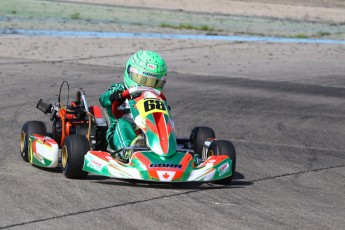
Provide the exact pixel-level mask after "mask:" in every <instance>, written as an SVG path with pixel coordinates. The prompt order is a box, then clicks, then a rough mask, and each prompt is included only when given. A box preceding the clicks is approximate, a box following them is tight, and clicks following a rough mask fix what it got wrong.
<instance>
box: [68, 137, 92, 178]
mask: <svg viewBox="0 0 345 230" xmlns="http://www.w3.org/2000/svg"><path fill="white" fill-rule="evenodd" d="M89 149H90V148H89V141H88V139H87V138H86V136H84V135H70V136H68V137H66V139H65V143H64V145H63V147H62V149H61V161H62V172H63V174H64V175H65V177H67V178H70V179H84V178H85V177H86V176H87V175H88V173H87V172H85V171H83V165H84V156H85V154H86V153H87V152H88V151H89Z"/></svg>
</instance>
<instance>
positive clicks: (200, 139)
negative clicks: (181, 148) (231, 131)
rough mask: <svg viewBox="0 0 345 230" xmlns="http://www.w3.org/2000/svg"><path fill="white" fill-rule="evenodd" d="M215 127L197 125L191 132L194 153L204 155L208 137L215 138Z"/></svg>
mask: <svg viewBox="0 0 345 230" xmlns="http://www.w3.org/2000/svg"><path fill="white" fill-rule="evenodd" d="M215 137H216V135H215V134H214V131H213V129H211V128H209V127H205V126H200V127H195V128H194V129H193V130H192V132H191V134H190V138H189V140H190V143H191V145H192V148H193V149H194V153H195V154H198V155H199V156H202V149H203V146H204V143H205V141H206V140H207V139H208V138H215Z"/></svg>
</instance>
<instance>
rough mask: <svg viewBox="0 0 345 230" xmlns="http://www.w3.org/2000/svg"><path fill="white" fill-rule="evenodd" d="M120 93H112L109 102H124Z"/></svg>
mask: <svg viewBox="0 0 345 230" xmlns="http://www.w3.org/2000/svg"><path fill="white" fill-rule="evenodd" d="M121 94H122V92H121V91H115V92H114V93H112V94H110V96H109V100H110V101H111V102H114V101H122V100H124V98H122V95H121Z"/></svg>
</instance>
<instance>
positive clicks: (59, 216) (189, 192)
mask: <svg viewBox="0 0 345 230" xmlns="http://www.w3.org/2000/svg"><path fill="white" fill-rule="evenodd" d="M225 188H227V187H225ZM208 189H209V188H199V189H198V190H192V191H186V192H182V193H178V194H171V195H165V196H160V197H154V198H149V199H144V200H137V201H131V202H126V203H122V204H115V205H110V206H105V207H101V208H94V209H88V210H84V211H79V212H72V213H68V214H63V215H57V216H53V217H47V218H42V219H37V220H32V221H26V222H22V223H17V224H11V225H7V226H0V229H6V228H13V227H18V226H24V225H29V224H34V223H39V222H44V221H49V220H55V219H60V218H65V217H70V216H77V215H81V214H86V213H91V212H97V211H103V210H107V209H112V208H118V207H124V206H129V205H135V204H141V203H146V202H151V201H155V200H161V199H166V198H170V197H177V196H180V195H187V194H192V193H196V192H199V191H204V190H208Z"/></svg>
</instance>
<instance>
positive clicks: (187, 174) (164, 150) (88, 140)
mask: <svg viewBox="0 0 345 230" xmlns="http://www.w3.org/2000/svg"><path fill="white" fill-rule="evenodd" d="M60 93H61V88H60ZM78 95H79V96H78ZM78 97H79V103H75V102H72V103H71V105H70V106H67V108H63V107H62V106H55V107H54V106H52V105H51V104H47V103H45V104H44V105H43V106H42V101H41V102H39V103H38V105H37V108H39V109H40V110H41V111H43V112H44V113H48V112H49V111H51V112H52V114H54V115H53V116H51V117H53V119H52V120H53V121H54V122H53V129H52V134H51V135H48V136H47V132H46V128H45V125H44V123H42V122H39V121H29V122H27V123H25V124H24V126H23V128H22V133H21V153H22V157H23V159H24V160H26V161H29V162H30V163H31V164H34V165H37V166H41V167H57V166H58V161H59V157H58V149H59V148H61V163H62V169H63V173H64V175H65V176H66V177H67V178H77V179H83V178H85V177H86V176H87V175H88V173H93V174H98V175H103V176H106V177H112V178H117V179H122V180H133V181H145V182H169V183H177V182H215V183H220V184H230V183H231V181H232V176H233V174H234V172H235V167H236V152H235V148H234V145H233V144H232V143H231V142H230V141H228V140H217V139H215V134H214V131H213V130H212V129H211V128H208V127H195V128H194V129H193V130H192V132H191V135H190V138H176V137H175V125H174V122H173V120H172V119H171V115H170V111H169V107H168V105H167V102H166V98H165V96H164V94H163V93H162V92H161V91H159V90H156V89H153V88H148V87H135V88H130V89H127V90H125V91H124V92H123V93H122V97H123V98H126V99H127V100H128V104H129V112H130V114H131V116H132V117H133V119H134V122H135V125H136V129H135V130H136V134H137V135H138V136H137V138H136V139H135V141H134V143H132V145H131V146H129V147H126V148H123V149H116V150H111V149H109V148H107V147H106V146H105V145H104V144H102V143H104V138H105V132H106V128H107V125H106V122H105V120H106V118H105V116H103V115H102V113H101V111H100V108H99V107H98V106H90V107H88V105H87V102H86V98H85V93H84V91H82V90H78V93H77V100H76V102H78ZM59 98H60V96H59ZM80 98H82V100H80ZM57 104H59V103H57ZM71 111H72V112H71ZM75 111H79V112H78V113H77V112H75ZM79 113H84V116H80V114H79ZM67 115H71V116H67ZM57 123H58V124H59V126H58V127H60V128H59V131H57V128H56V127H57V125H56V124H57ZM124 156H130V157H124Z"/></svg>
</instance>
